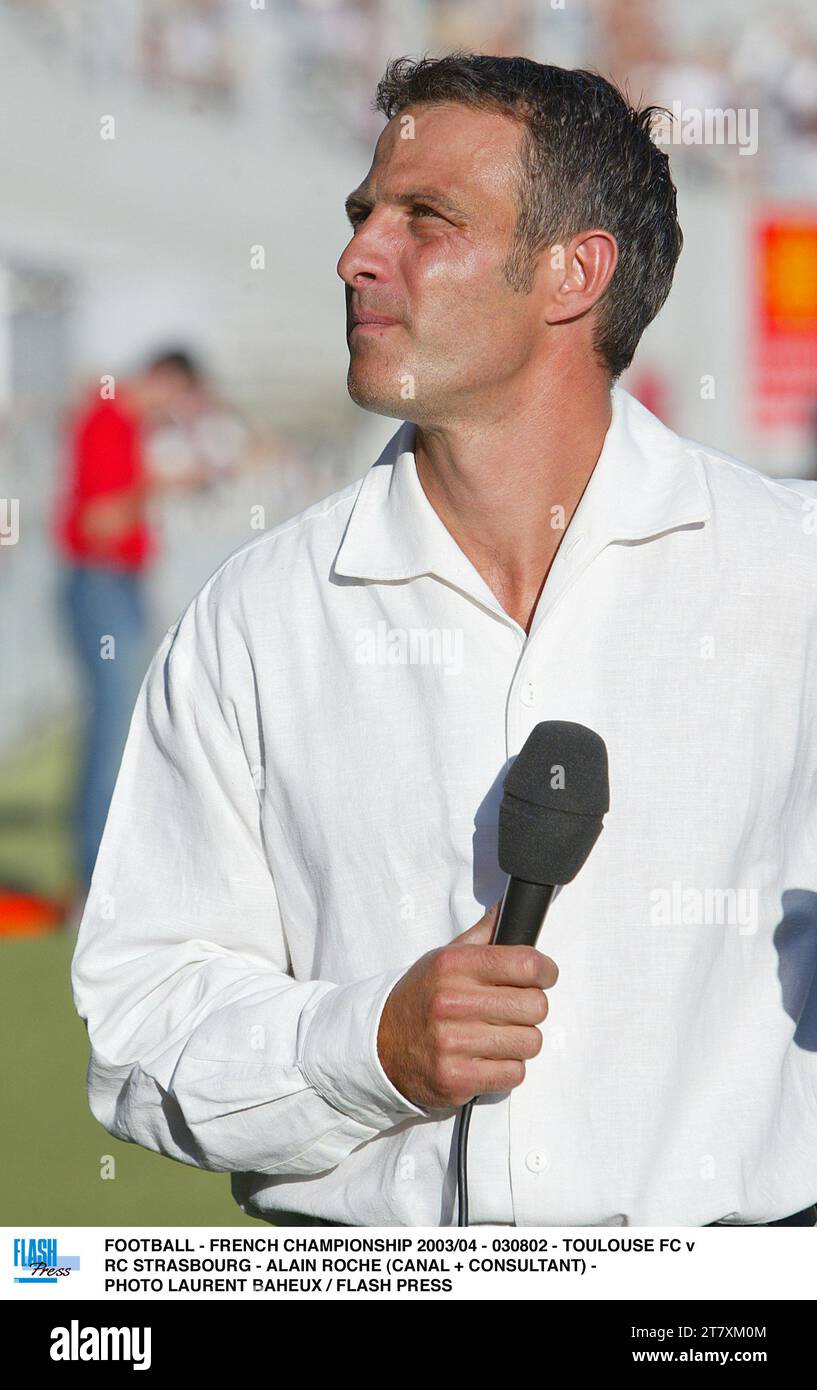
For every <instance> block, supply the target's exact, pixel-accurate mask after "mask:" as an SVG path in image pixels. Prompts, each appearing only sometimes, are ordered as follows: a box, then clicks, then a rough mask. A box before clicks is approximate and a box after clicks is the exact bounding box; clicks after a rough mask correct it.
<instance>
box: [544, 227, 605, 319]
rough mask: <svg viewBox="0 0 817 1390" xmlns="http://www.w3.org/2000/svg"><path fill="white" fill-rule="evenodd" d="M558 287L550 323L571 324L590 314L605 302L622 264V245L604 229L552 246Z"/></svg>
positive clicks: (549, 309) (550, 309)
mask: <svg viewBox="0 0 817 1390" xmlns="http://www.w3.org/2000/svg"><path fill="white" fill-rule="evenodd" d="M545 254H546V255H549V256H550V266H551V272H552V273H554V280H555V286H554V288H553V290H552V292H551V295H550V298H549V303H548V305H547V312H546V319H547V322H548V323H567V322H568V321H569V320H570V319H574V318H578V317H579V315H580V314H586V313H587V311H588V309H592V307H593V305H594V304H596V303H597V302H598V300H599V299H601V296H602V295H603V294H604V291H605V290H606V289H607V286H608V285H609V283H610V281H611V280H612V278H613V275H614V273H615V269H616V266H617V264H618V243H617V241H616V239H615V237H614V236H613V235H612V233H611V232H607V231H605V230H604V228H603V227H594V228H592V229H591V230H590V231H586V232H578V233H577V234H576V236H574V237H571V239H570V241H569V242H568V243H567V245H566V246H564V247H560V246H552V247H551V248H550V250H549V251H547V252H545Z"/></svg>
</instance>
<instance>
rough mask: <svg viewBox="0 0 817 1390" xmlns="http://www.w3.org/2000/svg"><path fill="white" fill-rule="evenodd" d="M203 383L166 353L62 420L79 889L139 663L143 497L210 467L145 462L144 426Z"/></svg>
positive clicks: (199, 476) (193, 479) (185, 403)
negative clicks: (82, 682)
mask: <svg viewBox="0 0 817 1390" xmlns="http://www.w3.org/2000/svg"><path fill="white" fill-rule="evenodd" d="M202 390H203V383H202V380H201V374H200V371H199V369H198V367H197V366H196V365H195V363H194V362H193V361H192V359H191V358H190V357H189V356H188V354H187V353H184V352H178V351H176V352H166V353H162V354H161V355H159V356H156V357H154V358H152V359H151V360H150V361H149V362H148V364H147V365H146V366H145V367H144V368H143V369H142V370H141V371H139V372H137V373H136V374H135V375H133V376H132V377H130V378H128V379H126V380H124V381H120V382H116V384H115V387H113V388H112V394H111V395H110V397H109V398H104V397H105V392H104V391H103V392H102V393H100V391H99V390H98V389H97V391H95V392H94V393H93V394H91V395H90V396H89V397H88V398H87V399H85V400H83V401H82V402H81V403H80V405H79V406H78V408H77V409H76V411H75V412H74V413H73V415H72V417H71V418H70V419H69V420H68V421H67V428H66V445H67V453H68V460H67V461H68V476H67V478H66V480H65V481H66V486H65V488H64V491H63V492H62V494H61V496H60V498H59V501H58V505H57V510H56V514H55V517H54V527H53V534H54V539H55V542H56V544H57V547H58V550H59V553H60V556H61V559H62V565H63V575H62V590H61V595H60V597H61V603H62V606H63V612H64V614H65V618H66V622H67V626H68V632H69V636H70V638H71V639H72V641H73V645H74V647H75V650H76V654H77V657H78V659H79V662H80V664H81V667H82V669H83V671H84V674H85V677H86V680H87V689H88V697H89V703H88V710H87V726H86V730H85V746H84V753H83V760H82V766H81V772H80V777H79V786H78V791H77V805H76V827H77V834H78V840H79V846H78V849H79V872H80V879H81V884H80V890H79V893H80V897H83V896H84V895H85V894H87V891H88V887H89V885H90V881H91V874H92V871H93V867H94V863H95V860H96V854H97V849H98V846H99V841H100V838H101V835H102V830H103V828H104V824H105V818H106V816H107V811H108V804H109V801H110V797H111V793H112V791H113V787H114V783H115V781H116V775H117V771H118V768H119V761H120V758H121V753H122V748H123V746H124V741H125V735H126V733H127V727H128V723H129V720H130V714H131V711H132V707H133V703H134V700H135V698H136V694H137V692H138V687H139V682H140V681H141V678H142V675H143V674H144V665H145V657H146V651H145V639H146V634H147V614H146V610H145V597H144V574H145V571H146V568H147V566H148V565H149V564H150V562H151V560H152V559H153V558H154V555H155V551H156V546H155V542H154V538H153V535H152V532H151V530H150V528H149V525H148V521H147V517H146V503H147V499H148V497H149V496H150V495H151V494H153V493H157V492H162V491H166V490H170V489H174V488H182V489H189V488H191V487H200V486H201V485H202V484H203V483H204V482H206V480H207V479H208V478H209V476H210V470H209V468H207V467H205V466H202V465H201V464H196V465H195V466H194V467H192V468H189V469H188V470H186V471H185V472H183V473H181V472H176V473H174V474H173V475H172V476H170V477H166V476H161V475H159V474H156V473H153V472H151V471H150V470H149V469H148V467H147V466H146V463H145V458H144V452H145V445H146V434H147V431H148V430H149V429H150V427H151V426H152V425H155V424H157V423H158V422H160V421H162V420H164V419H167V418H169V417H171V416H172V414H173V412H174V410H184V409H189V408H190V404H191V402H192V401H198V400H199V399H200V398H201V395H202Z"/></svg>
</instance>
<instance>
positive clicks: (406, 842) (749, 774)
mask: <svg viewBox="0 0 817 1390" xmlns="http://www.w3.org/2000/svg"><path fill="white" fill-rule="evenodd" d="M414 430H415V427H414V425H412V424H410V423H404V424H402V425H401V426H400V427H399V429H398V430H397V431H396V433H395V434H394V435H393V437H392V439H391V440H390V442H389V443H388V444H387V446H386V448H385V449H384V451H383V453H382V454H381V456H380V458H379V459H378V460H377V461H376V463H374V464H373V465H372V466H371V467H370V468H369V469H368V472H366V474H365V476H364V477H363V478H362V480H359V481H357V482H355V483H353V484H352V485H350V486H348V487H346V488H344V489H343V490H342V491H339V492H337V493H335V494H334V495H333V496H331V497H328V498H326V499H325V500H324V501H322V502H320V503H318V504H317V505H315V506H312V507H309V508H308V509H307V510H306V511H304V512H303V513H301V515H299V516H297V517H295V518H294V519H293V520H291V521H288V522H286V523H285V524H282V525H280V526H278V527H276V528H275V529H274V530H271V531H269V532H266V533H264V534H262V535H259V536H257V537H255V538H254V539H252V540H251V541H249V542H248V543H247V544H245V545H243V546H242V547H241V548H240V549H239V550H237V551H236V552H235V553H234V554H232V555H231V556H230V557H229V558H228V559H226V560H225V561H224V562H223V564H221V566H220V567H219V568H218V569H217V570H216V571H215V573H214V574H213V575H212V576H211V578H210V579H209V580H208V581H207V583H206V584H205V585H204V586H203V588H202V589H201V590H200V592H199V593H198V594H197V596H196V597H195V598H194V599H193V600H192V601H191V602H190V604H189V605H188V607H187V608H186V609H185V611H184V612H183V614H182V615H181V617H180V618H179V619H178V620H177V621H176V622H175V623H174V624H173V626H172V627H171V628H170V630H169V631H168V633H167V634H166V636H165V637H164V639H163V641H162V643H161V645H160V646H159V648H158V650H157V652H156V654H155V656H154V657H153V660H152V662H151V665H150V667H149V670H148V672H147V674H146V676H145V679H144V681H143V683H142V688H141V690H140V693H139V697H138V701H137V703H136V707H135V710H134V713H133V718H132V722H131V726H130V733H129V736H128V741H127V746H126V749H125V753H124V757H123V760H122V764H121V768H120V772H119V778H118V781H117V784H116V790H115V793H114V797H113V801H112V804H111V808H110V813H109V816H108V820H107V825H106V828H105V833H104V837H103V840H102V845H101V848H100V852H99V856H98V859H97V863H96V869H95V873H94V878H93V883H92V887H91V891H90V895H89V898H88V902H87V906H86V909H85V913H84V916H83V919H82V923H81V927H80V932H79V937H78V942H77V949H76V954H75V960H74V966H73V985H74V992H75V1001H76V1006H77V1008H78V1010H79V1012H80V1014H81V1015H82V1017H83V1018H85V1019H87V1022H88V1030H89V1035H90V1041H91V1045H92V1056H91V1062H90V1069H89V1095H90V1103H91V1107H92V1109H93V1112H94V1114H95V1115H96V1116H97V1118H98V1119H99V1120H100V1121H101V1123H102V1124H103V1125H104V1126H105V1128H106V1129H108V1130H110V1132H111V1133H112V1134H115V1135H117V1136H118V1137H119V1138H121V1139H130V1140H134V1141H135V1142H137V1143H139V1144H143V1145H145V1146H146V1147H148V1148H150V1149H155V1150H158V1151H159V1152H161V1153H165V1154H169V1155H172V1156H173V1157H174V1158H176V1159H181V1160H182V1161H183V1162H186V1163H190V1164H194V1165H198V1166H200V1167H204V1168H209V1169H215V1170H219V1171H224V1172H228V1171H229V1172H231V1173H233V1174H234V1175H235V1176H234V1177H233V1192H234V1195H235V1197H236V1200H237V1201H238V1202H239V1204H240V1206H241V1207H242V1209H243V1210H244V1211H246V1212H248V1213H250V1214H252V1215H260V1216H265V1215H266V1216H269V1215H270V1214H271V1213H273V1212H275V1211H276V1210H277V1209H284V1210H286V1211H290V1212H292V1211H294V1212H299V1213H303V1214H305V1215H308V1216H316V1217H320V1218H323V1219H324V1220H329V1221H337V1222H343V1223H347V1224H350V1225H360V1226H366V1225H385V1226H388V1225H406V1226H413V1225H432V1226H433V1225H448V1224H450V1223H452V1221H453V1220H454V1219H455V1197H454V1176H455V1175H454V1142H455V1132H456V1131H455V1118H456V1113H455V1111H453V1110H445V1111H440V1110H438V1111H434V1112H428V1111H424V1110H422V1109H420V1108H418V1107H417V1106H415V1105H413V1104H411V1103H410V1102H408V1101H407V1100H405V1099H404V1098H403V1097H402V1096H401V1095H400V1093H399V1092H398V1091H397V1090H396V1089H395V1087H394V1086H393V1085H392V1083H391V1082H390V1081H389V1079H388V1078H387V1077H386V1075H385V1073H384V1071H383V1069H382V1067H381V1065H380V1062H379V1059H378V1055H377V1049H376V1036H377V1025H378V1022H379V1017H380V1012H381V1010H382V1007H383V1004H384V1003H385V1000H386V997H387V996H388V993H389V991H390V989H391V987H392V985H393V984H394V983H395V981H396V980H397V979H398V978H399V977H400V976H401V974H402V973H403V972H404V971H405V970H406V969H407V968H408V967H409V966H410V965H411V964H412V963H413V962H414V961H415V960H417V959H418V957H420V956H422V955H423V954H424V953H425V952H427V951H430V950H432V949H433V948H435V947H439V946H441V945H443V944H444V943H446V942H447V941H449V940H450V939H451V938H452V937H454V936H455V935H457V934H458V933H459V932H461V931H463V930H464V929H465V928H466V927H469V926H471V925H473V923H474V922H476V921H477V920H478V919H479V918H480V917H481V916H482V914H483V913H484V912H485V910H486V908H487V907H489V906H490V904H491V903H493V902H494V901H495V900H496V899H497V898H498V897H500V896H501V893H502V890H503V888H504V884H505V879H504V876H503V875H502V873H501V871H500V870H499V867H498V864H497V858H496V840H497V813H498V806H499V800H500V797H501V793H502V779H503V776H504V773H505V772H506V771H507V767H508V761H509V759H511V758H512V757H513V756H515V754H516V753H518V751H519V749H520V748H521V746H522V744H523V743H524V742H525V739H526V738H527V736H528V734H529V733H530V731H531V729H532V728H533V726H534V725H535V724H537V723H538V722H539V721H540V720H545V719H567V720H574V721H578V722H580V723H583V724H587V725H589V726H590V727H591V728H592V729H595V730H597V731H598V732H599V733H600V734H601V735H602V737H603V738H604V740H605V741H606V744H607V748H608V753H609V760H610V785H611V806H610V811H609V813H608V815H607V818H606V821H605V828H604V830H603V831H602V834H601V837H600V839H599V841H598V842H597V844H596V846H595V848H594V849H593V851H592V853H591V855H590V858H589V860H588V861H587V863H586V864H585V866H584V868H583V869H582V870H581V872H580V873H579V875H578V877H577V878H576V879H575V880H574V881H573V882H572V883H570V884H569V885H567V886H566V887H565V888H564V889H563V890H562V891H561V892H560V893H559V894H558V895H557V898H556V899H555V901H554V902H553V906H552V908H551V911H550V913H549V915H548V917H547V920H546V923H545V927H544V930H543V932H542V935H541V937H540V940H539V947H540V949H541V950H543V951H544V952H545V953H546V954H548V955H550V956H552V957H553V959H554V960H555V961H556V963H557V965H558V967H559V971H560V974H559V979H558V982H557V984H556V985H555V986H554V987H553V988H552V989H551V990H549V991H548V998H549V1003H550V1012H549V1015H548V1018H547V1019H546V1020H545V1022H544V1023H543V1024H542V1025H541V1026H542V1030H543V1047H542V1050H541V1052H540V1053H539V1055H538V1056H537V1057H536V1058H535V1059H534V1060H533V1061H531V1062H529V1063H528V1065H527V1075H526V1079H525V1081H524V1082H523V1083H522V1085H521V1086H519V1087H518V1088H517V1089H515V1090H514V1091H513V1092H512V1093H511V1094H510V1095H509V1096H503V1097H493V1098H489V1099H486V1100H484V1101H482V1102H480V1103H479V1104H478V1106H477V1107H476V1109H475V1112H474V1116H473V1121H472V1125H471V1135H470V1190H471V1215H472V1222H473V1224H481V1223H507V1224H511V1223H515V1224H516V1225H519V1226H526V1225H549V1224H555V1225H567V1226H572V1225H580V1226H583V1225H608V1224H609V1225H630V1224H633V1225H658V1224H664V1223H668V1224H677V1225H682V1226H702V1225H705V1224H708V1223H709V1222H713V1221H717V1220H724V1219H725V1220H729V1221H733V1222H736V1223H754V1222H765V1221H770V1220H774V1219H777V1218H778V1217H781V1216H786V1215H789V1214H791V1213H792V1212H795V1211H798V1210H800V1209H801V1208H802V1207H804V1206H807V1205H808V1204H809V1203H811V1202H813V1201H814V1200H815V1199H817V719H815V708H814V704H815V691H817V670H816V669H815V637H816V636H817V627H816V626H815V610H816V609H817V539H816V538H815V536H814V534H813V530H814V527H813V526H811V527H809V525H808V524H807V521H808V515H809V512H808V505H809V504H808V499H807V498H805V497H804V496H801V495H800V494H799V493H798V491H797V490H796V489H795V488H794V487H791V486H789V485H788V484H786V483H782V482H779V481H772V480H770V479H769V478H767V477H765V476H763V475H761V474H759V473H757V472H755V471H753V470H752V469H751V468H748V467H745V466H743V465H741V464H740V463H738V462H736V461H735V460H733V459H730V458H729V457H728V456H726V455H723V454H719V453H717V452H715V451H713V450H711V449H708V448H705V447H703V446H701V445H699V444H695V443H693V442H691V441H689V440H686V439H683V438H680V437H679V436H677V435H676V434H674V433H673V432H672V431H671V430H669V429H668V428H666V427H665V426H664V425H663V424H661V423H660V422H659V421H658V420H657V419H656V418H655V417H654V416H653V415H651V414H650V413H649V412H648V411H647V410H646V409H645V408H644V407H643V406H641V405H640V404H639V403H638V402H637V401H636V400H635V399H634V398H633V397H631V396H629V395H628V394H627V392H626V391H624V390H623V389H622V388H621V387H618V386H616V387H615V388H614V390H613V418H612V423H611V425H610V428H609V431H608V433H607V436H606V439H605V442H604V447H603V449H602V452H601V456H600V458H599V460H598V463H597V465H596V468H595V470H594V472H593V474H592V476H591V478H590V481H589V483H588V486H587V488H586V490H585V492H584V495H583V497H582V499H581V501H580V503H579V506H578V508H577V510H576V512H575V514H574V517H573V519H572V521H571V524H570V525H569V527H568V530H567V532H566V534H565V536H564V539H563V541H562V543H561V545H560V547H559V550H558V552H557V555H556V559H555V561H554V563H553V566H552V568H551V571H550V573H549V575H548V578H547V582H546V584H545V587H544V590H543V592H542V595H541V597H540V600H539V603H538V606H537V609H536V613H535V616H534V619H533V623H532V626H531V631H530V634H529V635H528V636H526V634H525V632H524V630H523V628H522V627H521V626H520V625H519V624H518V623H517V622H515V621H514V619H513V618H511V617H509V615H508V614H507V613H506V612H505V610H504V609H503V608H502V606H501V605H500V603H499V602H498V600H497V599H496V597H495V596H494V594H493V593H492V591H491V589H490V588H489V587H488V585H487V584H486V582H485V581H484V580H483V579H482V578H481V576H480V575H479V573H478V572H477V571H476V569H475V568H474V566H473V565H472V564H471V563H470V561H469V560H468V559H467V558H466V556H465V554H464V553H463V552H462V551H461V550H460V548H459V547H458V545H457V544H456V542H455V541H454V539H453V538H452V536H451V534H450V533H449V532H448V531H447V529H446V528H445V526H444V525H443V523H442V521H441V520H440V518H439V517H438V515H437V513H436V512H435V510H434V509H433V507H432V506H431V504H430V503H429V501H428V499H427V498H426V496H425V493H424V491H423V489H422V486H421V484H420V482H419V479H418V475H417V471H416V466H415V459H414V454H413V450H412V445H413V440H414ZM811 511H812V520H813V508H812V509H811Z"/></svg>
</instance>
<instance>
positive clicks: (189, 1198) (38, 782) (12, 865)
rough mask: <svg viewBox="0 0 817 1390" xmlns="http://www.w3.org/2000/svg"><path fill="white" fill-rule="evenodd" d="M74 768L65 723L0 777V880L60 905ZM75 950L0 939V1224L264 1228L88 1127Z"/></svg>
mask: <svg viewBox="0 0 817 1390" xmlns="http://www.w3.org/2000/svg"><path fill="white" fill-rule="evenodd" d="M74 767H75V751H74V748H73V740H72V733H71V730H70V727H69V726H66V727H63V728H56V729H53V730H50V731H49V733H48V734H47V735H46V736H45V737H44V738H42V739H40V740H37V741H36V743H34V744H33V745H32V746H31V747H29V748H26V749H23V750H21V751H20V753H19V754H18V755H16V756H15V758H14V760H13V761H11V762H8V763H6V764H5V765H4V766H3V767H2V768H0V812H2V830H0V879H2V878H3V877H7V878H8V877H11V878H13V879H14V880H15V881H18V882H26V883H28V884H30V885H31V887H32V888H33V889H36V890H38V891H40V892H43V893H47V894H54V895H57V896H60V895H67V894H68V893H69V892H70V890H71V887H72V880H73V870H72V858H71V846H70V835H69V829H68V821H67V817H66V815H65V807H66V805H67V792H68V788H69V786H70V779H71V777H72V775H73V770H74ZM15 808H19V824H17V825H15V824H14V823H13V815H14V809H15ZM73 947H74V934H73V932H72V931H59V932H49V933H47V934H46V935H43V936H37V937H27V938H25V937H24V938H13V939H9V938H0V1047H1V1048H2V1055H3V1057H4V1059H5V1061H4V1067H3V1071H4V1086H3V1092H4V1095H3V1121H4V1125H3V1129H4V1135H3V1161H2V1164H0V1225H4V1226H14V1227H15V1228H18V1227H22V1226H35V1227H42V1226H46V1227H52V1226H107V1225H111V1226H163V1225H173V1226H188V1225H189V1226H197V1225H204V1226H233V1225H235V1226H240V1225H263V1224H265V1223H263V1222H257V1221H254V1220H252V1219H251V1218H250V1217H247V1216H245V1215H244V1213H243V1212H242V1211H241V1209H240V1208H239V1207H238V1206H237V1205H236V1203H235V1202H234V1201H233V1198H232V1195H231V1193H230V1179H229V1175H228V1174H226V1173H207V1172H203V1171H202V1170H201V1169H197V1168H191V1167H189V1166H188V1165H187V1164H183V1163H176V1162H174V1161H173V1160H172V1159H169V1158H164V1157H163V1156H162V1155H160V1154H154V1153H151V1152H149V1151H148V1150H147V1149H142V1148H140V1147H139V1146H138V1145H136V1144H123V1143H122V1142H121V1141H120V1140H118V1139H114V1138H113V1137H112V1136H111V1135H110V1134H108V1133H107V1131H106V1130H104V1129H103V1128H102V1126H101V1125H99V1124H98V1123H97V1121H96V1120H95V1119H94V1117H93V1115H92V1114H91V1112H90V1110H89V1108H88V1101H87V1098H86V1093H85V1072H86V1068H87V1064H88V1040H87V1035H86V1032H85V1025H84V1024H83V1022H82V1020H81V1019H80V1018H79V1017H78V1016H77V1014H76V1013H75V1011H74V1005H73V1000H72V998H71V989H70V980H69V967H70V962H71V955H72V952H73ZM105 1155H110V1156H112V1157H113V1159H114V1165H113V1167H114V1173H115V1176H114V1177H113V1178H107V1179H103V1177H102V1176H101V1173H102V1166H103V1161H104V1157H105Z"/></svg>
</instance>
